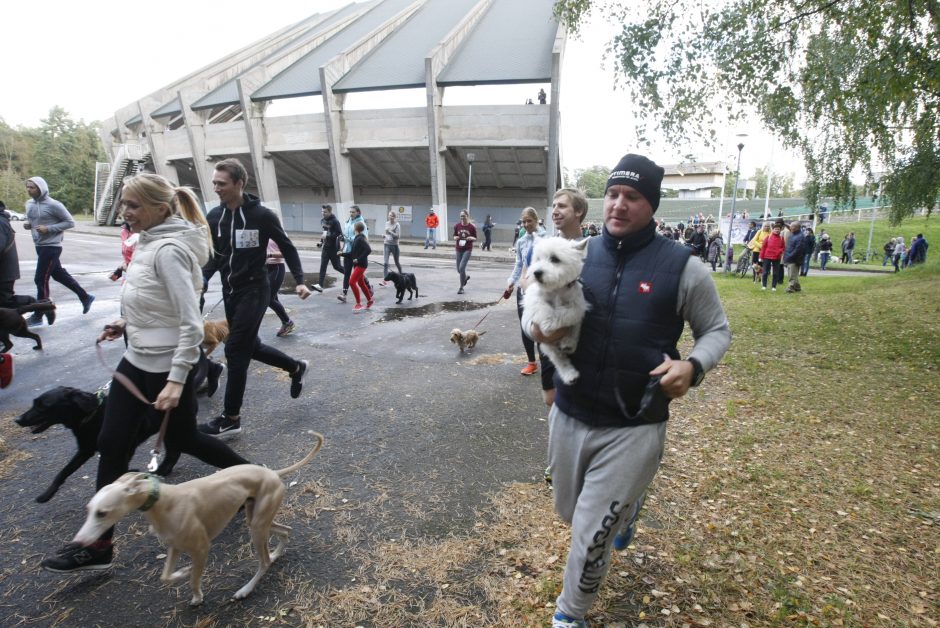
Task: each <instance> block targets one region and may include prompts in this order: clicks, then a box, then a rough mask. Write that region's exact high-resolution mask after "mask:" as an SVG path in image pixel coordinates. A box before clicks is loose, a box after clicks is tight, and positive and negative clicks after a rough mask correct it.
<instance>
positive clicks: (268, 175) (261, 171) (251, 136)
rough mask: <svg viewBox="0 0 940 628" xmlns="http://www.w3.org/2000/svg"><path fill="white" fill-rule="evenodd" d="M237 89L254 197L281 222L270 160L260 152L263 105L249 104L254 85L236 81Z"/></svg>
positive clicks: (279, 199)
mask: <svg viewBox="0 0 940 628" xmlns="http://www.w3.org/2000/svg"><path fill="white" fill-rule="evenodd" d="M236 85H237V86H238V99H239V100H240V101H241V107H242V118H243V119H244V121H245V133H246V134H247V136H248V150H249V152H250V153H251V162H252V163H253V164H254V166H255V181H256V182H257V184H258V196H259V197H260V198H261V202H262V203H263V204H264V205H265V206H266V207H269V208H271V209H272V210H273V211H274V212H275V213H276V214H277V216H278V218H280V219H281V220H282V221H283V217H282V216H281V196H280V192H279V191H278V187H277V173H276V172H275V169H274V159H273V158H272V157H271V155H270V153H268V152H267V151H265V150H264V145H265V132H264V109H265V106H266V104H267V103H264V102H260V103H253V102H251V98H250V96H251V92H252V91H253V90H255V89H257V87H258V86H257V85H253V84H252V82H250V81H249V80H247V79H245V78H239V79H237V80H236Z"/></svg>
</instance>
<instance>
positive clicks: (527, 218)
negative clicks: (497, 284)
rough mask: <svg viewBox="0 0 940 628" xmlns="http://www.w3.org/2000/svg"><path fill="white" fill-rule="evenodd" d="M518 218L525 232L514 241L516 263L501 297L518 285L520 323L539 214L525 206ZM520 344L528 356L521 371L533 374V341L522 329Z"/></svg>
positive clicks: (510, 292) (517, 306)
mask: <svg viewBox="0 0 940 628" xmlns="http://www.w3.org/2000/svg"><path fill="white" fill-rule="evenodd" d="M519 220H520V222H521V223H522V229H523V231H524V232H525V233H523V235H522V237H521V238H519V239H518V240H517V241H516V265H515V266H513V268H512V272H511V273H510V274H509V278H508V279H507V280H506V283H507V285H506V290H504V291H503V298H504V299H508V298H509V297H510V296H511V295H512V291H513V289H514V288H515V287H516V286H518V287H519V290H517V291H516V309H517V310H518V312H519V321H520V323H521V321H522V295H523V292H524V288H523V286H522V285H521V281H522V278H523V276H524V272H525V269H526V268H528V267H529V264H531V263H532V251H533V249H534V248H535V241H536V239H537V238H538V235H537V231H538V228H539V215H538V213H536V211H535V209H534V208H532V207H526V208H525V209H523V210H522V215H521V216H520V217H519ZM522 346H523V347H524V348H525V355H526V358H528V362H527V363H526V365H525V366H524V367H522V371H521V373H522V374H523V375H533V374H534V373H535V372H536V371H538V370H539V367H538V364H537V363H536V361H535V342H534V341H533V340H532V339H531V338H529V337H528V336H527V335H526V333H525V332H524V331H523V332H522Z"/></svg>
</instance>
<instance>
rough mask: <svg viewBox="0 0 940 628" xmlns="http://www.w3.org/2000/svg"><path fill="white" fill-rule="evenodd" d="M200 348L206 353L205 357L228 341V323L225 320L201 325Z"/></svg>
mask: <svg viewBox="0 0 940 628" xmlns="http://www.w3.org/2000/svg"><path fill="white" fill-rule="evenodd" d="M203 335H204V337H203V339H202V348H203V349H204V350H205V352H206V357H208V356H210V355H211V354H212V352H213V351H215V348H216V347H218V346H219V345H220V344H222V343H223V342H225V341H226V340H227V339H228V321H227V320H225V319H222V320H219V321H206V322H205V323H204V324H203Z"/></svg>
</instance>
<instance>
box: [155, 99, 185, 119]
mask: <svg viewBox="0 0 940 628" xmlns="http://www.w3.org/2000/svg"><path fill="white" fill-rule="evenodd" d="M181 113H183V107H182V106H181V105H180V99H179V96H177V97H176V98H174V99H173V100H171V101H170V102H168V103H166V104H165V105H163V106H162V107H160V108H159V109H157V110H156V111H154V112H153V113H151V114H150V117H151V118H154V119H156V118H162V117H164V116H178V115H179V114H181Z"/></svg>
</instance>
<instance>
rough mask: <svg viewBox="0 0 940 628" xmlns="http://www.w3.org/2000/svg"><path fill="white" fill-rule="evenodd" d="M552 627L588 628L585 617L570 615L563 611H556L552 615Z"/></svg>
mask: <svg viewBox="0 0 940 628" xmlns="http://www.w3.org/2000/svg"><path fill="white" fill-rule="evenodd" d="M552 628H587V622H586V621H584V620H583V619H575V618H573V617H568V616H567V615H565V614H564V613H562V612H561V611H555V614H554V615H552Z"/></svg>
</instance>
